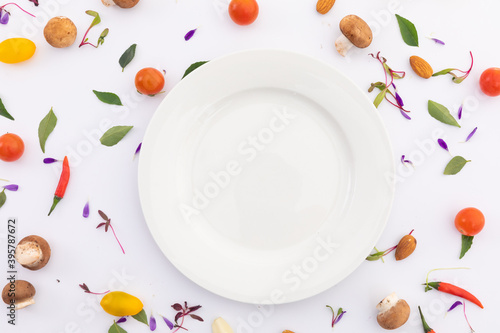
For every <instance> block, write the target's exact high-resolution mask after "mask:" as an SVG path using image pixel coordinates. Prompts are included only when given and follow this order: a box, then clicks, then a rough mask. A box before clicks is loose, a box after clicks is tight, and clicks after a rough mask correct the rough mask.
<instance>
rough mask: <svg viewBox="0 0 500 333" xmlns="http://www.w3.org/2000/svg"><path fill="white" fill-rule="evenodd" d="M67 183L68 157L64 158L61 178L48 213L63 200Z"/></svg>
mask: <svg viewBox="0 0 500 333" xmlns="http://www.w3.org/2000/svg"><path fill="white" fill-rule="evenodd" d="M68 182H69V162H68V156H64V161H63V167H62V171H61V177H60V178H59V184H57V188H56V193H55V194H54V202H53V203H52V207H50V212H49V216H50V213H52V211H53V210H54V208H56V206H57V204H58V203H59V201H61V199H62V198H64V193H65V192H66V187H68Z"/></svg>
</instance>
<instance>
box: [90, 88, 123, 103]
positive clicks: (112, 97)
mask: <svg viewBox="0 0 500 333" xmlns="http://www.w3.org/2000/svg"><path fill="white" fill-rule="evenodd" d="M92 91H93V92H94V94H95V95H96V96H97V98H99V100H100V101H101V102H103V103H106V104H112V105H123V104H122V101H121V100H120V97H118V96H117V95H116V94H113V93H110V92H102V91H97V90H92Z"/></svg>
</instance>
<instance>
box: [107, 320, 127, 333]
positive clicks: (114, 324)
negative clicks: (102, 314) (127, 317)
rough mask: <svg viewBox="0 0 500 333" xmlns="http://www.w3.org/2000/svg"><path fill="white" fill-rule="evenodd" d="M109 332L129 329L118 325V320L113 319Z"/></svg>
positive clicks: (121, 332) (113, 332) (114, 332)
mask: <svg viewBox="0 0 500 333" xmlns="http://www.w3.org/2000/svg"><path fill="white" fill-rule="evenodd" d="M108 333H127V331H125V330H124V329H123V328H121V327H120V326H118V324H117V323H116V321H113V325H111V327H110V328H109V330H108Z"/></svg>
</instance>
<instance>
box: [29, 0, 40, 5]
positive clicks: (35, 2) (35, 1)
mask: <svg viewBox="0 0 500 333" xmlns="http://www.w3.org/2000/svg"><path fill="white" fill-rule="evenodd" d="M29 1H30V2H33V3H34V4H35V6H38V0H29Z"/></svg>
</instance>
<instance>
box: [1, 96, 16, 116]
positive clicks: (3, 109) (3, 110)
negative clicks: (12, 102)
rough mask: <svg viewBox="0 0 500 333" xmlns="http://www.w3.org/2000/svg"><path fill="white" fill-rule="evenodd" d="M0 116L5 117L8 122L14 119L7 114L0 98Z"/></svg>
mask: <svg viewBox="0 0 500 333" xmlns="http://www.w3.org/2000/svg"><path fill="white" fill-rule="evenodd" d="M0 116H2V117H5V118H7V119H10V120H14V117H12V116H11V115H10V113H8V112H7V109H6V108H5V106H4V105H3V102H2V99H1V98H0Z"/></svg>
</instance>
